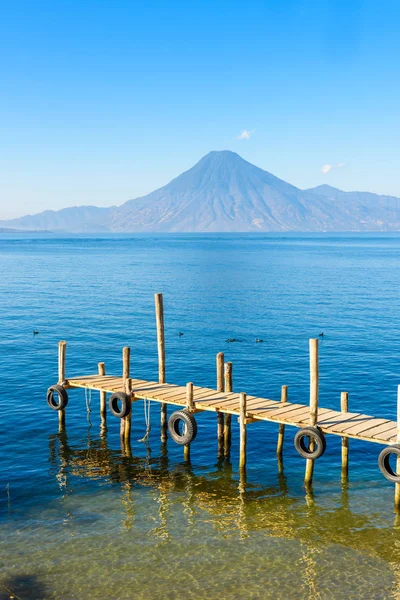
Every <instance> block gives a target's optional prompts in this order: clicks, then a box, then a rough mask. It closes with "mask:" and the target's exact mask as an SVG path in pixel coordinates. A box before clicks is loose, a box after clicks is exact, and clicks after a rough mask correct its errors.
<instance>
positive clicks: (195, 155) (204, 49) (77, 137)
mask: <svg viewBox="0 0 400 600" xmlns="http://www.w3.org/2000/svg"><path fill="white" fill-rule="evenodd" d="M399 29H400V3H399V2H398V1H397V0H396V1H391V0H387V1H385V2H380V3H378V2H377V1H376V0H374V1H369V0H350V1H349V0H348V1H347V2H344V1H342V0H318V1H312V0H275V1H267V0H264V1H258V0H247V1H246V2H244V1H236V0H229V1H225V0H213V1H211V0H190V1H189V0H185V1H181V0H179V1H178V0H171V1H167V0H164V1H160V0H146V1H142V0H69V1H67V0H51V1H41V0H35V1H34V2H33V1H32V0H29V1H24V0H15V1H13V2H9V1H3V2H0V57H1V58H0V135H1V144H0V186H1V187H0V191H1V193H0V217H2V218H5V217H12V216H18V215H20V214H26V213H33V212H38V211H40V210H44V209H48V208H50V209H57V208H62V207H65V206H71V205H78V204H96V205H99V206H108V205H112V204H122V203H123V202H125V201H126V200H128V199H130V198H134V197H136V196H139V195H143V194H145V193H147V192H150V191H152V190H153V189H155V188H157V187H160V186H161V185H163V184H165V183H167V182H168V181H169V180H170V179H172V178H173V177H174V176H176V175H178V174H179V173H180V172H182V171H183V170H186V169H187V168H189V167H191V166H192V165H193V164H194V163H195V162H197V161H198V160H199V159H200V158H201V157H202V156H203V155H204V154H206V153H207V152H209V151H210V150H222V149H230V150H234V151H236V152H238V153H239V154H240V155H242V156H243V157H244V158H246V159H247V160H249V161H250V162H253V163H255V164H256V165H258V166H260V167H262V168H264V169H266V170H267V171H270V172H272V173H274V174H275V175H277V176H278V177H281V178H282V179H285V180H286V181H289V182H290V183H293V184H294V185H297V186H299V187H302V188H306V187H312V186H315V185H318V184H321V183H328V184H330V185H334V186H337V187H340V188H342V189H347V190H350V189H362V190H370V191H374V192H379V193H386V194H392V195H398V196H400V176H399V162H400V160H399V159H400V148H399V146H400V98H399V96H400V78H399V68H400V36H399V33H398V32H399ZM243 132H248V133H245V134H244V135H243ZM239 138H242V139H239ZM326 165H329V166H330V167H331V168H330V167H329V166H326ZM324 166H325V168H324V169H323V167H324ZM322 171H325V172H322Z"/></svg>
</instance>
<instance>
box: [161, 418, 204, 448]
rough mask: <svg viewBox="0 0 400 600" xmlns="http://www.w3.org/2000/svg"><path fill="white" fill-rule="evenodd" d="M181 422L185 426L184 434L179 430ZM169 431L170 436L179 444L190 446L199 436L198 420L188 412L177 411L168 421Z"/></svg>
mask: <svg viewBox="0 0 400 600" xmlns="http://www.w3.org/2000/svg"><path fill="white" fill-rule="evenodd" d="M180 421H182V422H183V424H184V426H185V428H184V433H183V434H182V433H181V432H180V430H179V422H180ZM168 430H169V433H170V436H171V437H172V439H173V440H174V442H176V443H177V444H182V445H186V444H190V443H191V442H193V440H194V439H195V438H196V435H197V423H196V419H195V418H194V416H193V415H192V413H191V412H190V411H188V410H176V411H175V412H174V413H172V415H171V416H170V418H169V419H168Z"/></svg>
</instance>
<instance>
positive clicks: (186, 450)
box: [183, 381, 194, 462]
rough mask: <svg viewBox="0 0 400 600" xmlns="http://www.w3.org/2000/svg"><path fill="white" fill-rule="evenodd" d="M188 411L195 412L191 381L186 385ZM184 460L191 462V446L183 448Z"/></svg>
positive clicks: (186, 445)
mask: <svg viewBox="0 0 400 600" xmlns="http://www.w3.org/2000/svg"><path fill="white" fill-rule="evenodd" d="M186 410H190V412H193V411H194V400H193V383H192V382H191V381H190V382H188V383H187V384H186ZM183 459H184V461H185V462H189V461H190V444H185V445H184V446H183Z"/></svg>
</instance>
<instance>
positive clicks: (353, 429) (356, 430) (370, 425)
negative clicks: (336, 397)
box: [343, 417, 388, 436]
mask: <svg viewBox="0 0 400 600" xmlns="http://www.w3.org/2000/svg"><path fill="white" fill-rule="evenodd" d="M384 423H388V420H387V419H375V418H374V417H369V418H368V420H366V421H365V422H364V423H358V424H356V425H349V427H347V428H346V429H343V433H345V432H348V433H351V434H352V435H360V436H362V434H364V433H365V432H366V431H369V430H370V429H374V428H376V427H378V426H379V425H383V424H384Z"/></svg>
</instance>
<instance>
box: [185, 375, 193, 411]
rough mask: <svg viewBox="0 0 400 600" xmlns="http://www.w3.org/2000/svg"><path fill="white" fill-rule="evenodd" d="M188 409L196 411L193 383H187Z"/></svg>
mask: <svg viewBox="0 0 400 600" xmlns="http://www.w3.org/2000/svg"><path fill="white" fill-rule="evenodd" d="M186 410H190V411H191V412H192V411H194V400H193V383H192V382H189V383H187V384H186Z"/></svg>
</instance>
